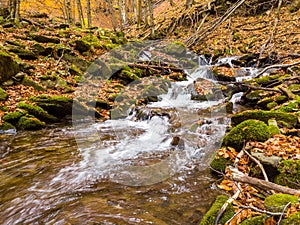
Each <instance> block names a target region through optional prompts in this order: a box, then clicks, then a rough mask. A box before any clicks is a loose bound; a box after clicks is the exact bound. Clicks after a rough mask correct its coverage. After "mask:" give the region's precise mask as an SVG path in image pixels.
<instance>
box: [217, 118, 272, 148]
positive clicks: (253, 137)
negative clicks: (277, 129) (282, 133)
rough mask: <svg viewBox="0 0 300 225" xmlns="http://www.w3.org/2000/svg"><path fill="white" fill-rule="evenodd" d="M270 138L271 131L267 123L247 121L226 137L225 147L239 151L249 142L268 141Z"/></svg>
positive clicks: (224, 140)
mask: <svg viewBox="0 0 300 225" xmlns="http://www.w3.org/2000/svg"><path fill="white" fill-rule="evenodd" d="M269 138H270V133H269V129H268V126H267V125H266V124H265V123H263V122H261V121H258V120H246V121H244V122H242V123H240V124H239V125H237V126H236V127H234V128H232V130H231V131H230V132H229V133H228V134H227V135H226V136H225V137H224V139H223V145H224V146H230V147H233V148H235V149H236V150H237V151H239V150H241V149H242V148H243V145H244V144H245V143H246V142H248V141H266V140H267V139H269Z"/></svg>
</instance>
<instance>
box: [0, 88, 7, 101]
mask: <svg viewBox="0 0 300 225" xmlns="http://www.w3.org/2000/svg"><path fill="white" fill-rule="evenodd" d="M7 98H8V94H7V93H6V92H5V90H3V89H2V88H0V101H5V100H6V99H7Z"/></svg>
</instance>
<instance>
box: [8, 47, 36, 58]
mask: <svg viewBox="0 0 300 225" xmlns="http://www.w3.org/2000/svg"><path fill="white" fill-rule="evenodd" d="M8 51H9V52H12V53H15V54H16V55H17V56H19V57H20V58H21V59H26V60H36V59H37V58H38V57H37V56H36V55H35V54H34V53H33V52H32V51H29V50H27V49H23V48H18V47H13V48H10V49H9V50H8Z"/></svg>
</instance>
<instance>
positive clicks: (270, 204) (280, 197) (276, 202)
mask: <svg viewBox="0 0 300 225" xmlns="http://www.w3.org/2000/svg"><path fill="white" fill-rule="evenodd" d="M298 201H299V199H298V197H297V196H294V195H289V194H274V195H270V196H268V197H266V198H265V201H264V206H265V208H266V210H268V211H270V212H282V211H283V209H284V207H285V206H286V205H287V204H288V203H289V202H290V203H291V204H292V205H293V204H295V203H297V202H298Z"/></svg>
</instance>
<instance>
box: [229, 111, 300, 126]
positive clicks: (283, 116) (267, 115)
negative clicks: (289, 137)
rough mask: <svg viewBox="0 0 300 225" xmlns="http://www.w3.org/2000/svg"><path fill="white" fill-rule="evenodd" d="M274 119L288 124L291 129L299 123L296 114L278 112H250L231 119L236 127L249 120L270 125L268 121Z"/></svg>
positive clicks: (236, 115)
mask: <svg viewBox="0 0 300 225" xmlns="http://www.w3.org/2000/svg"><path fill="white" fill-rule="evenodd" d="M272 118H274V119H275V120H276V121H277V123H279V124H287V126H289V127H295V126H296V124H297V122H298V118H297V115H294V114H290V113H285V112H277V111H264V110H250V111H244V112H242V113H238V114H235V115H233V116H232V117H231V125H232V126H236V125H238V124H239V123H241V122H243V121H245V120H249V119H257V120H260V121H263V122H265V123H268V120H269V119H272ZM282 122H283V123H282Z"/></svg>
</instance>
